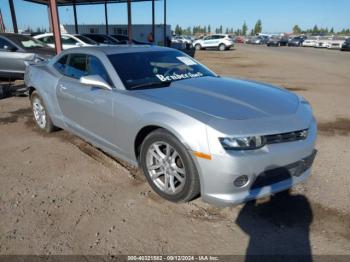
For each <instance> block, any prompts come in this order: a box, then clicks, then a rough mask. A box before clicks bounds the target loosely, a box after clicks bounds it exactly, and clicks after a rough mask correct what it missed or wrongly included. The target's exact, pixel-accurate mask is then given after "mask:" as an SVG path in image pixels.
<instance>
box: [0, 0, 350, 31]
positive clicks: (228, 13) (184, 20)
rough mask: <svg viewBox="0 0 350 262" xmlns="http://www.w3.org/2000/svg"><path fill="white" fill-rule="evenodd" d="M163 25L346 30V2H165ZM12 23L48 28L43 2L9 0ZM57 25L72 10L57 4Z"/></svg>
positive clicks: (139, 13)
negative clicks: (12, 8)
mask: <svg viewBox="0 0 350 262" xmlns="http://www.w3.org/2000/svg"><path fill="white" fill-rule="evenodd" d="M167 3H168V8H167V10H168V11H167V12H168V16H167V17H168V24H171V25H172V28H173V29H174V28H175V26H176V25H177V24H179V25H181V26H182V27H184V28H186V27H188V26H195V25H202V26H204V25H206V26H208V25H211V28H212V30H213V29H214V28H216V27H219V26H220V25H223V27H224V28H226V27H227V28H234V29H235V30H236V29H237V28H241V26H242V24H243V22H244V21H246V23H247V25H248V28H249V29H252V28H253V27H254V24H255V23H256V21H257V20H258V19H261V20H262V24H263V32H266V33H277V32H290V31H292V27H293V26H294V25H296V24H298V25H299V26H300V27H301V28H302V29H306V28H312V27H313V26H314V25H315V24H317V25H318V26H319V27H328V28H331V27H334V29H335V30H336V31H339V30H341V29H343V28H350V12H349V11H350V1H349V0H167ZM14 4H15V10H16V13H17V23H18V26H19V28H20V29H25V28H27V27H28V26H29V27H31V28H33V29H34V30H35V29H36V28H38V27H44V28H47V27H48V15H47V9H46V7H45V6H42V5H38V4H32V3H28V2H26V1H24V0H14ZM162 8H163V1H158V2H156V23H159V24H162V23H163V9H162ZM0 9H1V11H2V14H3V17H4V20H5V26H6V27H7V28H9V29H12V23H11V17H10V11H9V6H8V0H0ZM126 10H127V8H126V4H110V5H109V6H108V13H109V16H108V19H109V23H110V24H126V23H127V12H126ZM132 11H133V16H132V19H133V23H134V24H145V23H151V21H152V20H151V19H152V15H151V2H143V3H133V4H132ZM77 13H78V22H79V23H82V24H83V23H85V24H104V6H103V5H93V6H79V7H77ZM59 14H60V22H61V24H73V22H74V19H73V9H72V8H71V7H61V8H59Z"/></svg>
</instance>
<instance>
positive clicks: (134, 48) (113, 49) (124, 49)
mask: <svg viewBox="0 0 350 262" xmlns="http://www.w3.org/2000/svg"><path fill="white" fill-rule="evenodd" d="M159 51H174V49H172V48H167V47H159V46H151V45H117V46H88V47H76V48H71V49H67V50H66V51H64V53H66V54H68V53H69V54H71V53H81V52H84V53H86V52H87V53H94V52H102V53H104V54H105V55H114V54H125V53H142V52H159Z"/></svg>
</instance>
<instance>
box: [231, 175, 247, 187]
mask: <svg viewBox="0 0 350 262" xmlns="http://www.w3.org/2000/svg"><path fill="white" fill-rule="evenodd" d="M248 182H249V178H248V176H246V175H243V176H239V177H237V178H236V179H235V181H233V184H234V185H235V186H236V187H244V186H245V185H246V184H248Z"/></svg>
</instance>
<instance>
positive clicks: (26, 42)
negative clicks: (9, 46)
mask: <svg viewBox="0 0 350 262" xmlns="http://www.w3.org/2000/svg"><path fill="white" fill-rule="evenodd" d="M8 38H9V39H10V40H12V41H13V42H15V43H16V44H18V45H19V46H20V47H22V48H24V49H32V48H41V47H45V44H44V43H42V42H40V41H39V40H36V39H34V38H32V37H29V36H25V35H11V36H8Z"/></svg>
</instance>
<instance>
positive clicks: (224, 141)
mask: <svg viewBox="0 0 350 262" xmlns="http://www.w3.org/2000/svg"><path fill="white" fill-rule="evenodd" d="M219 140H220V143H221V145H222V146H223V147H224V148H225V149H226V150H249V149H258V148H261V147H263V146H264V145H265V144H266V139H265V137H263V136H248V137H221V138H219Z"/></svg>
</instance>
